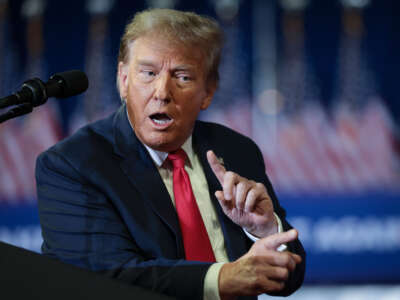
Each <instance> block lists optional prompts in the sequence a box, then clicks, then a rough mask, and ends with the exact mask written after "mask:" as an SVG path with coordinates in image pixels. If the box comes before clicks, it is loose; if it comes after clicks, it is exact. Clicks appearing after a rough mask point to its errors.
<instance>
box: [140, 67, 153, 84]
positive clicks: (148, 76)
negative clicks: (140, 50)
mask: <svg viewBox="0 0 400 300" xmlns="http://www.w3.org/2000/svg"><path fill="white" fill-rule="evenodd" d="M138 75H139V79H141V80H143V81H144V82H149V81H151V80H153V78H154V77H155V76H157V73H156V72H155V71H153V70H151V69H141V70H139V73H138Z"/></svg>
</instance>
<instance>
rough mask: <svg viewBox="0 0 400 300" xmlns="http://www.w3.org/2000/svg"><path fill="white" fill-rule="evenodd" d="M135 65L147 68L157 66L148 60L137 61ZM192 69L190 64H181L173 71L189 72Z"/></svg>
mask: <svg viewBox="0 0 400 300" xmlns="http://www.w3.org/2000/svg"><path fill="white" fill-rule="evenodd" d="M137 65H139V66H148V67H155V68H156V67H157V64H156V63H154V62H152V61H150V60H138V62H137ZM193 69H194V66H193V65H191V64H181V65H177V66H176V67H175V68H173V71H174V72H176V71H191V70H193Z"/></svg>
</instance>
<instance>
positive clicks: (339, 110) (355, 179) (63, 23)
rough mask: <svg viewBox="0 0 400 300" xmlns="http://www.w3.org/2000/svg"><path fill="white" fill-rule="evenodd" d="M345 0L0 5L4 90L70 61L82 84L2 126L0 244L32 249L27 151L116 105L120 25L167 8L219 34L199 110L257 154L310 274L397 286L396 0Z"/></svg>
mask: <svg viewBox="0 0 400 300" xmlns="http://www.w3.org/2000/svg"><path fill="white" fill-rule="evenodd" d="M351 2H352V1H335V0H331V1H316V0H314V1H297V2H296V1H261V0H260V1H256V0H253V1H239V0H237V1H234V0H231V1H216V0H215V1H211V0H210V1H200V2H199V1H197V2H196V4H194V3H191V2H190V3H189V2H188V1H178V0H175V1H172V0H170V1H122V0H120V1H111V0H103V1H71V0H70V1H47V2H46V1H41V0H26V1H19V0H14V1H4V0H3V1H0V65H1V66H2V68H1V69H0V96H6V95H8V94H10V93H12V92H14V91H16V90H17V89H18V88H19V87H20V86H21V84H22V82H23V81H24V80H26V79H28V78H31V77H39V78H41V79H43V80H46V79H47V78H48V77H49V76H50V75H51V74H54V73H56V72H61V71H65V70H70V69H81V70H84V71H85V72H86V73H87V75H88V77H89V82H90V87H89V89H88V91H87V92H86V93H85V94H83V95H81V96H78V97H74V98H71V99H67V100H62V101H59V102H57V101H56V100H50V101H49V102H48V103H47V104H46V105H45V106H42V107H41V108H37V109H35V111H34V112H33V113H32V114H30V115H29V116H26V117H24V118H20V119H18V120H14V121H9V122H6V123H3V124H1V125H0V167H1V172H0V240H3V241H6V242H9V243H12V244H15V245H18V246H22V247H25V248H28V249H31V250H34V251H40V244H41V234H40V227H39V225H38V224H39V220H38V215H37V207H36V196H35V183H34V162H35V158H36V156H37V155H38V154H39V153H40V152H41V151H43V150H45V149H46V148H48V147H49V146H51V145H52V144H54V143H56V142H57V141H58V140H60V139H62V138H63V137H65V136H67V135H69V134H71V133H73V132H74V131H75V130H76V129H77V128H79V127H80V126H82V125H84V124H86V123H87V122H90V121H93V120H95V119H98V118H101V117H102V116H105V115H107V114H108V113H110V112H111V111H113V110H115V109H116V108H117V107H118V105H119V103H120V100H119V97H118V95H117V91H116V88H115V71H116V56H117V51H118V46H119V38H120V36H121V34H122V32H123V28H124V25H125V24H126V23H127V22H128V20H129V19H130V18H131V17H132V16H133V14H134V13H135V12H136V11H139V10H142V9H144V8H146V7H149V6H165V7H175V8H177V9H184V10H193V11H196V12H198V13H202V14H207V15H210V16H212V17H215V18H216V19H217V20H218V21H219V22H220V24H221V25H222V27H223V29H224V31H225V34H226V46H225V49H224V58H223V61H222V65H221V68H220V72H221V84H220V88H219V91H218V93H217V94H216V96H215V99H214V102H213V104H212V106H211V107H210V109H209V110H208V111H206V112H205V113H204V114H202V115H201V118H203V119H207V120H212V121H215V122H219V123H223V124H226V125H228V126H230V127H232V128H234V129H236V130H238V131H240V132H242V133H244V134H246V135H248V136H250V137H252V138H253V139H254V140H255V141H256V142H257V144H258V145H259V146H260V148H261V149H262V151H263V153H264V158H265V161H266V168H267V173H268V174H269V176H270V178H271V180H272V182H273V185H274V187H275V189H276V192H277V194H278V197H279V199H280V201H281V202H282V204H283V206H284V207H285V208H286V209H287V212H288V218H289V220H290V221H291V222H292V224H293V225H294V226H295V227H296V228H298V229H299V231H300V238H301V239H302V241H303V243H304V245H305V248H306V251H307V253H308V258H307V274H306V281H307V282H309V283H334V282H341V283H350V282H355V283H371V282H379V283H387V282H391V283H399V282H400V201H399V200H400V189H399V188H400V186H399V176H400V161H399V149H400V147H399V145H400V144H399V131H398V124H399V118H400V104H399V101H398V90H399V88H398V83H397V81H398V73H399V70H398V68H399V66H400V56H399V55H398V53H400V36H399V34H398V32H399V30H400V18H399V13H400V4H399V3H398V1H378V0H371V1H359V2H358V3H361V4H362V3H369V4H368V5H366V6H359V7H351V6H349V5H350V3H351ZM356 2H357V1H355V2H354V1H353V3H356ZM296 3H297V4H296ZM346 3H347V4H346Z"/></svg>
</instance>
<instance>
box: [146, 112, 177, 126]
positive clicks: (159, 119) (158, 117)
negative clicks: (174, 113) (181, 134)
mask: <svg viewBox="0 0 400 300" xmlns="http://www.w3.org/2000/svg"><path fill="white" fill-rule="evenodd" d="M150 119H151V120H152V121H153V122H154V123H156V124H157V125H167V124H169V123H171V122H172V118H171V117H170V116H168V115H167V114H165V113H156V114H152V115H151V116H150Z"/></svg>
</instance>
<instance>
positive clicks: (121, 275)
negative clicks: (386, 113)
mask: <svg viewBox="0 0 400 300" xmlns="http://www.w3.org/2000/svg"><path fill="white" fill-rule="evenodd" d="M99 163H101V162H99ZM36 181H37V194H38V205H39V217H40V223H41V227H42V235H43V239H44V243H43V246H42V252H43V253H44V254H45V255H48V256H50V257H54V258H56V259H58V260H61V261H63V262H65V263H69V264H73V265H75V266H78V267H82V268H85V269H89V270H92V271H96V272H99V273H103V274H106V275H107V276H110V277H112V278H117V279H119V280H122V281H125V282H128V283H131V284H135V285H139V286H142V287H145V288H148V289H151V290H153V291H157V292H160V293H164V294H167V295H173V296H176V297H178V298H190V299H202V298H203V281H204V277H205V275H206V273H207V270H208V268H209V266H210V264H208V263H196V262H189V261H185V260H183V259H179V260H178V259H177V260H173V259H167V258H162V257H149V256H148V254H146V251H144V250H143V249H141V247H140V246H139V245H137V244H136V243H135V240H134V238H133V237H132V236H131V235H130V234H129V232H128V229H127V228H126V225H125V224H124V222H123V221H122V219H121V216H120V215H119V214H118V211H117V210H116V209H115V208H114V207H113V204H112V203H110V201H109V200H108V199H107V197H106V196H105V195H104V194H103V193H101V191H99V190H98V189H97V188H96V187H94V186H93V185H90V184H89V183H88V182H86V181H85V179H84V178H83V176H81V175H80V174H79V172H78V171H77V170H76V169H75V168H74V167H73V166H72V165H71V164H70V163H69V162H68V161H67V160H66V159H65V158H64V157H62V156H61V155H60V154H59V153H57V152H56V151H52V150H49V151H47V152H45V153H43V154H41V155H40V156H39V157H38V159H37V163H36ZM188 274H190V276H188Z"/></svg>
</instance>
